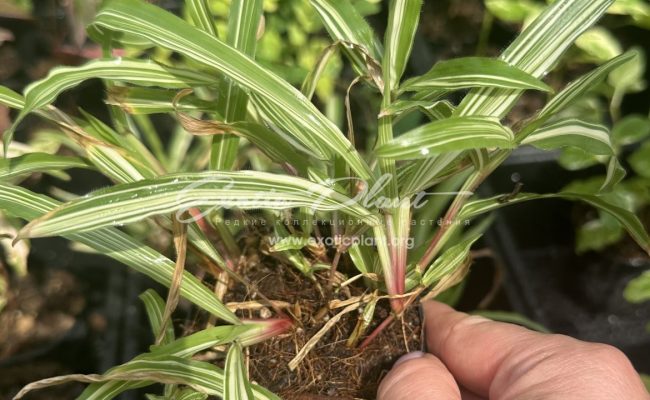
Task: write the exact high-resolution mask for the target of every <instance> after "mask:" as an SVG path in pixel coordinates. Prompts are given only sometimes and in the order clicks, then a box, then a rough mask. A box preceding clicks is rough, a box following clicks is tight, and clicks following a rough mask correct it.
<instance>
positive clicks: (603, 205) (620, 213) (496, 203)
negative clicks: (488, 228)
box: [458, 192, 650, 254]
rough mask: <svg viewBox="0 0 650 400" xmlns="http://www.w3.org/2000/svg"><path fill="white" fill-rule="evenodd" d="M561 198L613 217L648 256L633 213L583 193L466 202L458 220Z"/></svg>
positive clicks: (649, 244) (649, 243)
mask: <svg viewBox="0 0 650 400" xmlns="http://www.w3.org/2000/svg"><path fill="white" fill-rule="evenodd" d="M553 198H561V199H567V200H574V201H582V202H584V203H587V204H589V205H591V206H593V207H595V208H597V209H598V210H599V211H603V212H606V213H608V214H610V215H611V216H613V217H614V218H615V219H616V220H617V221H618V222H619V223H620V224H621V225H623V227H624V228H625V229H626V230H627V232H628V233H629V234H630V236H632V238H633V239H634V240H635V241H636V242H637V243H638V244H639V246H641V247H642V248H643V249H644V250H645V251H646V252H648V253H649V254H650V237H648V233H647V232H646V231H645V229H644V227H643V224H642V223H641V221H639V219H638V218H637V217H636V215H634V213H632V212H630V211H628V210H626V209H623V208H621V207H618V206H615V205H613V204H611V203H609V202H607V201H606V200H604V199H603V198H601V197H599V196H595V195H589V194H585V193H571V192H559V193H548V194H534V193H520V194H518V195H517V196H515V197H514V198H511V199H507V200H504V199H503V197H502V196H495V197H492V198H489V199H483V200H475V201H472V202H468V203H467V204H465V206H463V208H462V209H461V211H460V213H459V214H458V219H461V220H462V219H471V218H474V217H476V216H478V215H480V214H483V213H486V212H489V211H493V210H496V209H498V208H501V207H504V206H506V205H510V204H517V203H521V202H524V201H529V200H538V199H553Z"/></svg>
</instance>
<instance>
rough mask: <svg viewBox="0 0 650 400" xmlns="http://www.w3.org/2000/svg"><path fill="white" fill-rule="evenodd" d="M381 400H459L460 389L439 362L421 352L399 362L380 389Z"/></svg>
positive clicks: (379, 397)
mask: <svg viewBox="0 0 650 400" xmlns="http://www.w3.org/2000/svg"><path fill="white" fill-rule="evenodd" d="M377 399H378V400H420V399H422V400H424V399H436V400H460V399H461V396H460V389H459V388H458V385H457V384H456V381H455V380H454V378H453V376H451V374H450V373H449V371H448V370H447V368H445V366H444V365H443V364H442V362H440V360H439V359H438V358H437V357H435V356H433V355H431V354H424V353H421V352H415V353H409V354H407V355H406V356H404V357H402V358H401V359H399V360H398V361H397V362H396V363H395V365H394V366H393V369H391V371H390V372H389V373H388V375H386V377H385V378H384V379H383V380H382V381H381V384H380V385H379V390H378V392H377Z"/></svg>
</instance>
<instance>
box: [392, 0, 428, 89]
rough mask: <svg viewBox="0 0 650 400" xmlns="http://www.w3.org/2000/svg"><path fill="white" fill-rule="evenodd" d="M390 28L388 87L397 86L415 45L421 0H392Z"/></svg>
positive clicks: (393, 87)
mask: <svg viewBox="0 0 650 400" xmlns="http://www.w3.org/2000/svg"><path fill="white" fill-rule="evenodd" d="M389 7H390V8H389V11H388V28H387V29H386V37H385V38H384V47H385V51H384V60H383V63H382V69H383V71H384V82H385V84H386V89H384V90H388V91H392V90H393V89H395V88H397V86H398V84H399V81H400V79H401V78H402V75H403V74H404V70H405V69H406V64H407V63H408V59H409V56H410V54H411V47H413V38H414V37H415V31H416V29H417V27H418V22H419V20H420V9H421V8H422V1H421V0H391V1H390V6H389Z"/></svg>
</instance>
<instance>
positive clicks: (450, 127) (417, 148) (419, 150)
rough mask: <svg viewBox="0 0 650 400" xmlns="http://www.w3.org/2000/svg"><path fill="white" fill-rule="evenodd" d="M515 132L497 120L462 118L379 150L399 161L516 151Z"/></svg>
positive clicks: (420, 130)
mask: <svg viewBox="0 0 650 400" xmlns="http://www.w3.org/2000/svg"><path fill="white" fill-rule="evenodd" d="M514 146H515V142H514V135H513V133H512V131H511V130H510V129H508V128H506V127H504V126H503V125H501V124H500V123H499V121H498V120H497V119H496V118H485V117H459V118H447V119H443V120H440V121H435V122H431V123H429V124H426V125H422V126H420V127H418V128H415V129H413V130H411V131H409V132H407V133H405V134H403V135H401V136H400V137H398V138H397V139H394V140H393V141H392V142H390V143H387V144H385V145H383V146H380V147H379V148H377V153H376V154H377V156H378V157H387V158H393V159H397V160H406V159H415V158H427V157H430V154H432V153H433V154H435V153H443V152H448V151H458V150H466V149H479V148H488V147H500V148H512V147H514Z"/></svg>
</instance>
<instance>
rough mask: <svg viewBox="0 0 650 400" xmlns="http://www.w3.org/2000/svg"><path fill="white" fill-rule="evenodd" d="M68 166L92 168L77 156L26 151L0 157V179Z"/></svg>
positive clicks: (61, 168)
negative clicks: (10, 156)
mask: <svg viewBox="0 0 650 400" xmlns="http://www.w3.org/2000/svg"><path fill="white" fill-rule="evenodd" d="M69 168H92V166H91V165H90V164H89V163H88V162H87V161H86V160H84V159H83V158H79V157H68V156H57V155H52V154H47V153H27V154H23V155H22V156H18V157H13V158H4V159H0V181H3V180H5V181H6V180H8V179H9V178H13V177H15V176H19V175H25V174H32V173H34V172H50V171H54V170H65V169H69Z"/></svg>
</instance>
